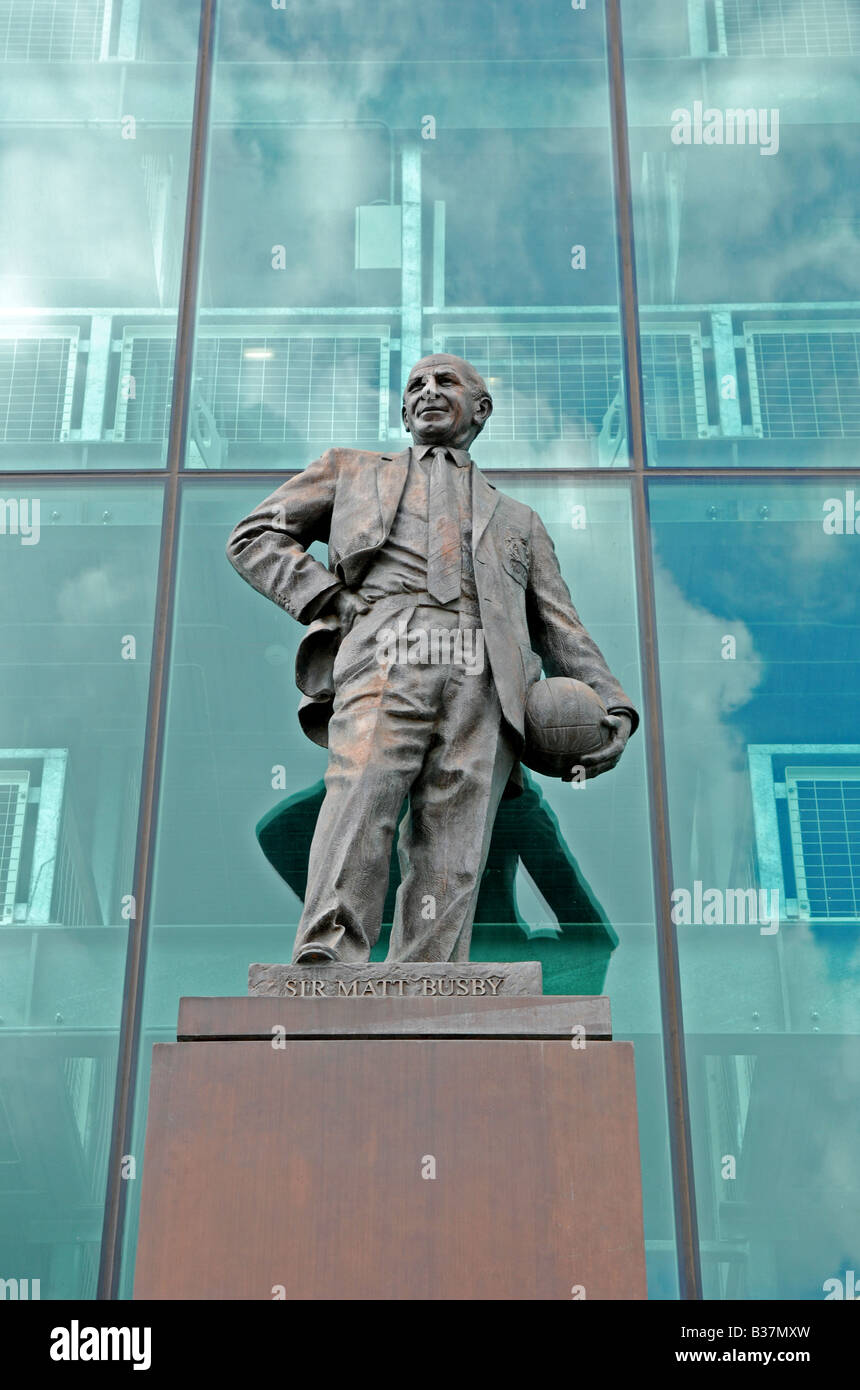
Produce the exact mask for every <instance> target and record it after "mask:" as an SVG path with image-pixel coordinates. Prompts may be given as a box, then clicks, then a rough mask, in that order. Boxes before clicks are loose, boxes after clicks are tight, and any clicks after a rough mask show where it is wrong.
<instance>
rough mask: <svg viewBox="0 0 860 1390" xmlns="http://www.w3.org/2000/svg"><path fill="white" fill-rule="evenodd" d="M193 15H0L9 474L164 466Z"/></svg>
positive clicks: (81, 6) (3, 393)
mask: <svg viewBox="0 0 860 1390" xmlns="http://www.w3.org/2000/svg"><path fill="white" fill-rule="evenodd" d="M198 15H199V7H198V5H197V4H196V3H195V0H179V3H178V4H176V5H173V6H171V7H170V10H169V11H165V8H164V6H163V5H158V4H157V3H156V0H143V3H142V4H141V3H136V4H135V3H132V0H125V3H123V4H122V5H120V4H118V3H111V0H69V3H65V4H61V5H58V4H56V3H54V0H6V3H4V5H3V6H2V11H0V72H2V81H0V181H2V189H3V196H2V199H0V248H2V250H0V468H3V469H9V470H11V469H16V470H18V469H44V468H51V469H67V468H68V469H82V468H88V469H89V468H112V469H114V468H133V467H137V468H141V467H143V468H153V467H155V468H157V467H160V466H162V465H163V463H164V460H165V447H166V440H167V426H168V418H169V409H170V393H171V385H172V377H173V347H174V337H175V331H176V309H177V303H178V296H179V276H180V268H181V262H182V240H183V228H184V222H185V194H186V185H187V180H188V148H189V137H190V121H191V105H192V96H193V90H194V68H195V62H196V50H197V20H198Z"/></svg>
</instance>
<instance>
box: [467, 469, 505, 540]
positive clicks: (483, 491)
mask: <svg viewBox="0 0 860 1390" xmlns="http://www.w3.org/2000/svg"><path fill="white" fill-rule="evenodd" d="M498 503H499V494H498V492H497V491H496V489H495V488H494V487H493V484H492V483H489V482H487V479H486V478H485V477H484V475H483V473H481V472H480V471H479V470H478V469H477V468H476V467H474V465H473V467H472V554H473V555H475V554H476V553H477V550H478V546H479V545H480V542H481V537H482V536H483V534H484V532H485V531H486V529H487V525H488V523H489V520H490V517H491V516H492V515H493V512H494V511H495V510H496V507H497V506H498Z"/></svg>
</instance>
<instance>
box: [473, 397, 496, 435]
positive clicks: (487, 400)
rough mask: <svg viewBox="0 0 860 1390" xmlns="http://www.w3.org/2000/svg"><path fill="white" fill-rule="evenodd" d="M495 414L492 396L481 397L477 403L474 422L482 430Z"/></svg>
mask: <svg viewBox="0 0 860 1390" xmlns="http://www.w3.org/2000/svg"><path fill="white" fill-rule="evenodd" d="M492 413H493V401H492V398H491V397H490V396H479V397H478V399H477V400H476V401H475V410H474V420H475V424H476V425H479V426H480V427H481V428H483V427H484V425H485V424H486V423H487V421H488V420H489V418H490V416H491V415H492Z"/></svg>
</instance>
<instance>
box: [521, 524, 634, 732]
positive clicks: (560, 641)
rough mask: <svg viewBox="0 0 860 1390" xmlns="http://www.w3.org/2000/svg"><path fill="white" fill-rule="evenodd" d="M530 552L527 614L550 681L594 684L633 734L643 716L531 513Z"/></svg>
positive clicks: (596, 689) (553, 548)
mask: <svg viewBox="0 0 860 1390" xmlns="http://www.w3.org/2000/svg"><path fill="white" fill-rule="evenodd" d="M531 551H532V559H531V568H530V572H529V584H528V588H527V590H526V612H527V615H528V624H529V635H530V637H531V642H532V646H533V648H534V650H535V651H536V652H537V653H538V654H539V655H540V657H541V660H542V661H543V667H544V671H545V672H546V674H547V675H548V676H572V677H574V678H575V679H576V680H580V681H584V682H585V684H586V685H590V686H591V688H592V690H594V691H596V692H597V694H598V695H599V696H600V698H601V700H602V701H603V703H604V705H605V706H606V708H607V710H608V711H609V712H610V713H617V714H626V715H627V716H628V718H629V719H630V723H631V729H630V732H631V733H632V732H633V731H634V730H635V729H636V727H637V725H638V723H639V715H638V714H637V712H636V709H635V706H634V705H633V702H632V700H631V699H630V696H629V695H627V694H626V693H625V691H624V690H623V689H622V687H621V685H620V684H619V682H618V681H617V680H616V679H615V677H614V676H613V674H612V672H611V671H610V669H609V667H608V666H607V664H606V660H605V658H604V656H603V653H602V652H601V650H600V648H599V647H598V645H597V643H596V642H595V641H594V639H593V638H592V637H591V636H589V634H588V632H587V631H586V630H585V627H584V626H583V624H582V621H581V619H580V617H579V614H578V613H577V611H576V609H575V608H574V606H573V600H572V599H571V597H570V591H569V589H568V587H567V585H566V584H565V582H564V579H563V577H562V573H561V570H560V568H559V563H558V557H557V556H556V553H555V546H554V545H553V543H552V540H551V538H550V536H549V534H548V532H547V530H546V527H545V526H544V524H543V522H542V521H541V519H540V517H539V516H538V515H537V513H532V529H531Z"/></svg>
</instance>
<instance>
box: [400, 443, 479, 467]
mask: <svg viewBox="0 0 860 1390" xmlns="http://www.w3.org/2000/svg"><path fill="white" fill-rule="evenodd" d="M436 449H444V450H445V453H446V454H447V455H448V457H449V458H452V459H453V460H454V462H455V463H456V465H457V467H458V468H468V467H469V465H470V464H471V462H472V458H471V455H470V454H469V452H468V450H467V449H452V448H451V446H450V444H419V445H418V446H417V448H415V449H414V451H413V452H414V454H415V457H416V458H419V459H422V460H423V459H426V458H429V457H430V455H431V454H433V453H434V452H435V451H436Z"/></svg>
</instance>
